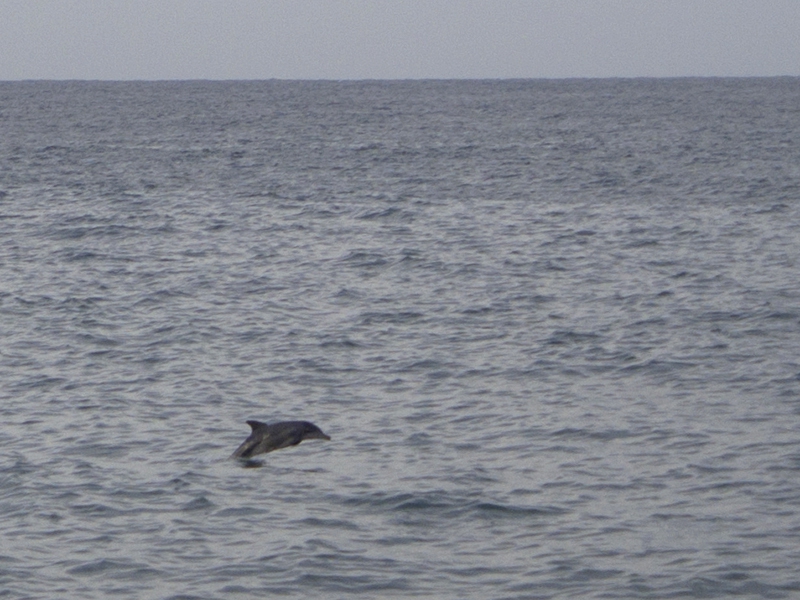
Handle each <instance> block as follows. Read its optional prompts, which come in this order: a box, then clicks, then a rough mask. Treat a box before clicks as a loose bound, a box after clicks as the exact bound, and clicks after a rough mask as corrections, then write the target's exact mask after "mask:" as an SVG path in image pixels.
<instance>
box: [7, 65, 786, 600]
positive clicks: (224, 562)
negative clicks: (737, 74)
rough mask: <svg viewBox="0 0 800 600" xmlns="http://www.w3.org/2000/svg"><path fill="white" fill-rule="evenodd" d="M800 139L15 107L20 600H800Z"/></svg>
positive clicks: (196, 90) (639, 95) (251, 103)
mask: <svg viewBox="0 0 800 600" xmlns="http://www.w3.org/2000/svg"><path fill="white" fill-rule="evenodd" d="M798 106H800V81H799V80H797V79H763V80H759V79H751V80H725V79H718V80H702V79H698V80H642V81H610V80H609V81H524V82H513V81H508V82H394V83H388V82H353V83H334V82H320V83H312V82H246V83H245V82H238V83H237V82H229V83H211V82H209V83H204V82H194V83H193V82H184V83H171V82H162V83H75V82H63V83H49V82H29V83H25V82H20V83H4V84H0V160H1V161H2V170H0V274H1V286H2V287H1V289H0V312H1V314H0V334H1V335H2V346H1V347H0V378H1V380H2V386H1V388H0V419H1V420H2V425H1V426H0V444H1V445H2V449H3V451H2V453H0V539H2V547H1V548H0V596H2V597H8V598H57V597H60V598H111V597H137V598H198V599H215V598H264V597H272V596H276V595H283V596H284V597H288V598H346V597H351V596H360V597H364V598H400V597H402V598H410V597H431V598H452V599H455V598H476V599H485V598H498V599H499V598H504V599H512V598H520V599H521V598H538V599H545V598H613V599H618V598H653V599H655V598H658V599H662V598H730V597H734V596H741V597H752V598H794V597H798V595H800V571H798V564H800V397H799V396H798V391H799V388H800V364H799V362H800V359H798V357H800V276H799V274H800V269H798V265H797V260H798V257H800V234H798V232H800V208H799V205H798V201H799V200H800V146H799V145H798V144H799V142H798V132H800V109H798ZM246 419H259V420H264V421H274V420H285V419H306V420H311V421H313V422H315V423H317V424H318V425H319V426H320V427H321V428H322V429H323V430H324V431H325V432H326V433H328V434H329V435H331V436H332V438H333V440H332V441H331V442H322V441H309V442H304V443H303V444H301V445H300V446H297V447H295V448H291V449H287V450H281V451H278V452H275V453H271V454H268V455H265V456H263V457H260V459H261V460H260V461H259V464H260V468H243V466H245V465H242V464H239V463H237V462H235V461H231V460H230V459H229V458H228V457H229V455H230V454H231V452H232V451H233V450H234V449H235V448H236V447H237V446H238V444H239V443H241V442H242V440H244V438H245V437H246V436H247V434H248V433H249V428H248V427H247V425H245V423H244V421H245V420H246ZM251 466H252V465H251ZM256 466H259V465H258V464H257V465H256Z"/></svg>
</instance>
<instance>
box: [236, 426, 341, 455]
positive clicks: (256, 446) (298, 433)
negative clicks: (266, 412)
mask: <svg viewBox="0 0 800 600" xmlns="http://www.w3.org/2000/svg"><path fill="white" fill-rule="evenodd" d="M247 424H248V425H250V427H251V428H252V430H253V431H252V432H251V433H250V435H249V436H248V438H247V439H246V440H245V441H244V442H242V445H241V446H239V447H238V448H237V449H236V451H235V452H234V453H233V454H232V455H231V458H250V457H251V456H255V455H256V454H264V453H266V452H272V451H273V450H280V449H281V448H288V447H289V446H296V445H297V444H299V443H300V442H302V441H303V440H330V439H331V438H330V436H328V435H325V434H324V433H322V430H321V429H320V428H319V427H317V426H316V425H314V424H313V423H309V422H308V421H281V422H280V423H272V424H271V425H267V424H266V423H262V422H261V421H247Z"/></svg>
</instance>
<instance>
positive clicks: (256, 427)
mask: <svg viewBox="0 0 800 600" xmlns="http://www.w3.org/2000/svg"><path fill="white" fill-rule="evenodd" d="M245 423H247V424H248V425H250V428H251V429H252V430H253V431H258V430H259V429H261V428H263V427H266V426H267V424H266V423H262V422H261V421H245Z"/></svg>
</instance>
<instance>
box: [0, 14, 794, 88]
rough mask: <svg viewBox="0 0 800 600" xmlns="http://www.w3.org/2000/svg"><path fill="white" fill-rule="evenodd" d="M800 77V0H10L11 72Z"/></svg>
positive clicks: (2, 68) (39, 75) (5, 60)
mask: <svg viewBox="0 0 800 600" xmlns="http://www.w3.org/2000/svg"><path fill="white" fill-rule="evenodd" d="M695 75H699V76H754V75H800V0H0V80H8V79H268V78H283V79H362V78H370V79H373V78H378V79H395V78H415V79H416V78H507V77H526V78H527V77H637V76H646V77H672V76H695Z"/></svg>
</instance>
